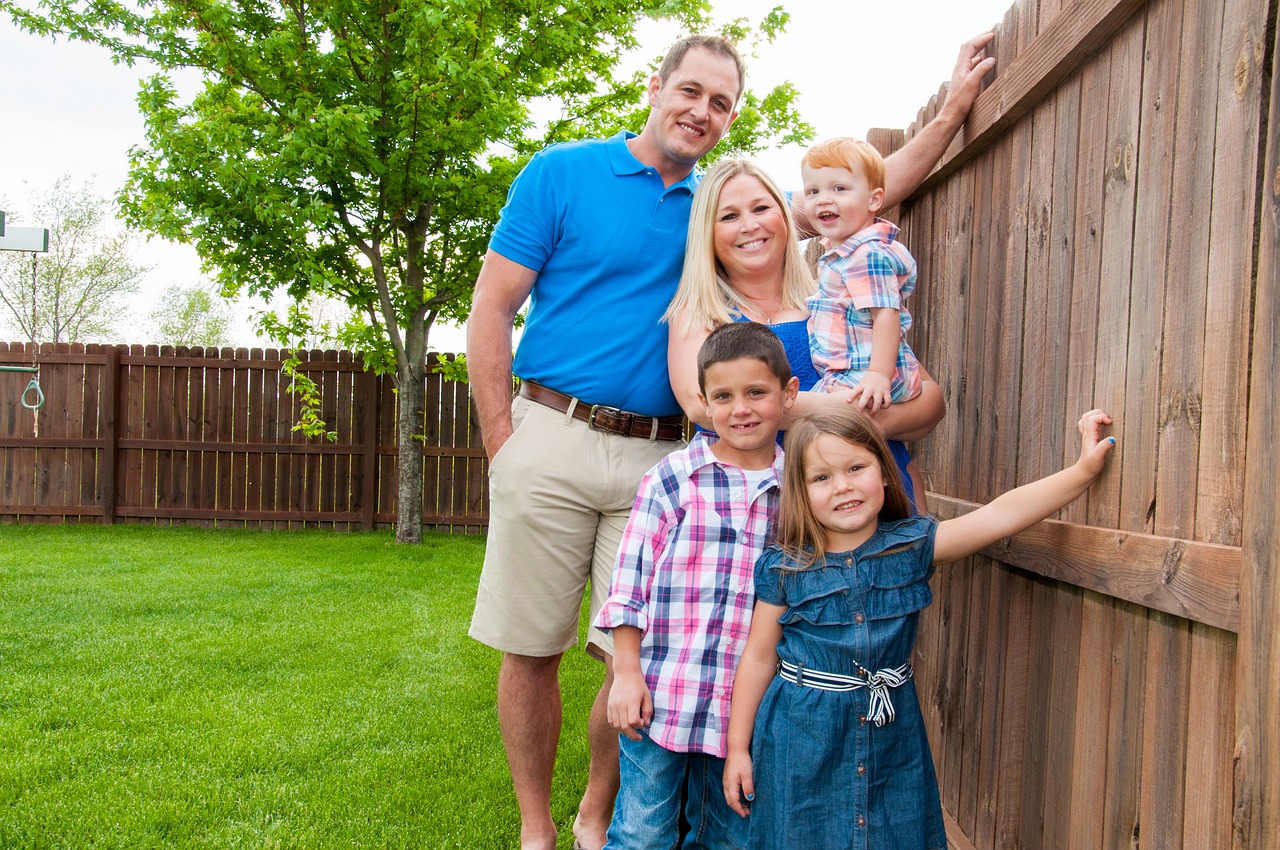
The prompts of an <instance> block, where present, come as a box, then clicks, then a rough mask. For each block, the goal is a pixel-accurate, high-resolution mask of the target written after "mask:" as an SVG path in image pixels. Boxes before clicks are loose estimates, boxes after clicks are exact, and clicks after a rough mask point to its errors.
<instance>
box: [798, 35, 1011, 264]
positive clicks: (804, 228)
mask: <svg viewBox="0 0 1280 850" xmlns="http://www.w3.org/2000/svg"><path fill="white" fill-rule="evenodd" d="M995 37H996V34H995V33H994V32H985V33H983V34H982V35H979V36H977V37H975V38H971V39H969V40H968V41H966V42H965V43H964V44H962V45H960V56H959V57H958V58H957V59H956V66H955V69H954V70H952V72H951V82H950V83H948V84H947V99H946V101H944V102H943V104H942V109H940V110H938V114H937V115H935V116H934V118H933V120H932V121H930V122H929V123H928V124H926V125H925V126H924V127H923V128H922V129H921V130H920V132H919V133H916V135H915V136H913V137H912V139H911V141H909V142H907V143H906V145H904V146H903V147H902V148H901V149H899V150H898V151H895V152H894V153H893V154H892V155H890V156H889V157H887V158H886V159H885V161H884V168H885V171H884V203H882V204H881V206H880V208H881V209H886V210H887V209H889V208H890V207H892V206H895V205H896V204H898V203H899V202H901V201H902V199H903V198H905V197H907V196H908V195H910V194H911V193H912V192H914V191H915V190H916V187H917V186H919V185H920V183H921V182H923V181H924V178H926V177H928V176H929V172H930V171H933V167H934V166H935V165H937V164H938V160H939V159H941V158H942V155H943V154H944V153H946V152H947V146H948V145H950V144H951V140H952V139H954V138H955V136H956V133H958V132H960V128H961V127H962V126H964V122H965V119H966V118H968V117H969V110H970V109H971V108H973V102H974V101H975V100H977V99H978V90H979V89H980V88H981V87H982V78H983V77H985V76H986V75H987V74H989V73H991V69H992V68H994V67H995V66H996V60H995V58H994V57H989V56H984V55H983V51H984V50H985V49H986V46H987V45H988V44H990V43H991V40H992V39H993V38H995ZM800 201H801V196H800V195H795V196H793V198H792V201H791V215H792V216H793V217H794V218H795V221H796V228H797V230H798V231H799V233H800V237H801V238H802V239H807V238H809V237H811V236H815V235H817V233H816V231H815V230H814V229H813V226H812V225H811V224H810V223H809V217H808V216H806V215H805V214H804V210H803V209H801V207H802V206H803V205H802V204H801V203H800Z"/></svg>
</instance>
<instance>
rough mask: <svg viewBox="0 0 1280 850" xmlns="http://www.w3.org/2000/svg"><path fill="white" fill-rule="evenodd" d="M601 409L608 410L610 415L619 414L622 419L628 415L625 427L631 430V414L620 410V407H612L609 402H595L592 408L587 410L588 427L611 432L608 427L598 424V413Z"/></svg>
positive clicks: (593, 429)
mask: <svg viewBox="0 0 1280 850" xmlns="http://www.w3.org/2000/svg"><path fill="white" fill-rule="evenodd" d="M600 411H608V412H609V414H610V415H612V416H617V417H618V418H619V419H622V418H623V417H624V416H625V417H627V420H626V426H625V428H626V430H630V426H631V422H630V417H631V414H629V413H627V412H626V411H624V410H620V409H619V408H616V407H610V406H609V405H607V404H593V405H591V409H590V410H589V411H587V427H588V428H590V429H591V430H592V431H605V432H606V433H610V432H609V431H608V430H607V429H605V428H602V427H600V426H598V425H597V424H596V414H597V413H599V412H600Z"/></svg>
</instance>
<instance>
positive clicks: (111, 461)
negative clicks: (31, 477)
mask: <svg viewBox="0 0 1280 850" xmlns="http://www.w3.org/2000/svg"><path fill="white" fill-rule="evenodd" d="M105 348H106V355H107V360H106V363H104V364H103V366H102V369H103V375H102V383H101V390H100V392H101V397H100V398H99V400H98V415H99V416H100V417H101V420H100V427H101V429H102V454H101V455H100V456H99V459H98V491H99V492H98V501H99V502H100V503H101V504H102V524H103V525H112V524H114V523H115V521H116V463H117V452H116V436H117V434H116V411H117V409H118V406H119V402H118V399H117V396H118V394H119V386H120V349H119V348H118V347H116V346H114V345H108V346H105Z"/></svg>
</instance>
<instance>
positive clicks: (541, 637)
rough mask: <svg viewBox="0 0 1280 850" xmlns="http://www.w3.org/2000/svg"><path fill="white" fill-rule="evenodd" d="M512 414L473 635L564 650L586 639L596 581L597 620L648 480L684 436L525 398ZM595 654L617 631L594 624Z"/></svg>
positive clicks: (497, 474) (591, 647)
mask: <svg viewBox="0 0 1280 850" xmlns="http://www.w3.org/2000/svg"><path fill="white" fill-rule="evenodd" d="M511 416H512V421H513V424H514V425H515V432H514V433H513V434H512V435H511V438H510V439H509V440H507V442H505V443H503V445H502V448H501V449H500V450H499V451H498V455H497V457H495V458H494V459H493V463H491V464H490V466H489V537H488V542H487V544H486V547H485V557H484V570H483V572H482V573H481V575H480V587H479V590H478V591H477V593H476V609H475V614H474V616H473V617H472V619H471V630H470V634H471V636H472V637H473V638H475V639H476V640H478V641H480V642H481V643H483V644H486V645H488V646H491V647H493V648H494V649H499V650H502V651H503V652H510V653H514V654H516V655H530V656H537V657H546V656H550V655H559V654H560V653H562V652H564V651H565V650H567V649H569V648H570V647H571V646H573V645H574V644H576V643H577V642H578V618H579V612H580V610H581V607H582V595H583V593H584V591H585V589H586V586H587V582H588V579H590V583H591V606H590V611H591V619H592V620H594V619H595V616H596V614H597V613H599V611H600V608H601V606H602V605H603V604H604V601H605V599H607V598H608V596H609V581H610V578H611V577H612V575H613V563H614V560H615V558H616V557H617V554H618V545H619V543H620V542H621V540H622V531H623V529H624V528H625V527H626V524H627V517H628V516H629V515H630V514H631V506H632V505H633V504H634V503H635V499H636V491H637V490H638V489H639V487H640V479H641V478H643V477H644V474H645V473H646V472H648V471H649V470H650V469H651V468H652V467H653V465H654V464H656V463H657V462H658V461H659V460H661V459H662V458H663V457H665V456H666V455H667V454H668V453H669V452H671V451H674V450H675V449H677V448H680V447H681V446H682V445H683V443H680V442H672V441H650V440H646V439H642V438H639V437H623V436H620V435H617V434H607V433H604V432H602V431H596V430H592V429H591V428H589V427H588V426H587V424H586V423H585V422H582V421H579V420H577V419H573V418H571V417H569V416H567V415H566V414H564V413H558V412H556V411H555V410H552V409H551V408H549V407H544V406H543V405H540V404H537V403H535V402H532V401H529V400H528V399H525V398H520V397H517V398H516V399H515V400H514V402H513V403H512V406H511ZM587 651H588V652H590V653H591V654H593V655H595V656H597V657H599V655H600V653H602V652H604V653H608V654H612V653H613V638H612V636H611V635H610V634H608V633H606V632H601V631H598V630H597V629H595V628H594V627H592V628H590V629H589V630H588V633H587Z"/></svg>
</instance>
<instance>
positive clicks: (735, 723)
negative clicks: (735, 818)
mask: <svg viewBox="0 0 1280 850" xmlns="http://www.w3.org/2000/svg"><path fill="white" fill-rule="evenodd" d="M786 611H787V609H786V608H784V607H782V606H781V605H770V604H769V603H767V602H760V601H757V602H756V607H755V610H753V611H752V612H751V632H750V634H748V635H747V645H746V647H745V648H744V649H743V650H742V660H741V661H739V662H738V672H737V673H736V674H734V677H733V698H732V699H731V700H730V701H729V747H728V753H727V755H726V757H725V762H724V798H725V801H726V802H727V803H728V804H729V808H731V809H733V810H734V811H735V812H737V813H738V814H739V815H741V816H742V817H744V818H745V817H746V816H747V815H749V814H751V800H753V799H754V798H755V796H756V787H755V782H754V781H753V780H752V776H751V735H752V733H754V732H755V728H756V710H757V709H759V708H760V700H762V699H764V692H765V691H766V690H768V689H769V683H770V682H772V681H773V676H774V674H775V673H776V672H777V669H778V641H780V640H782V625H781V624H780V623H779V622H778V618H779V617H781V616H782V615H783V614H785V613H786Z"/></svg>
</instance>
